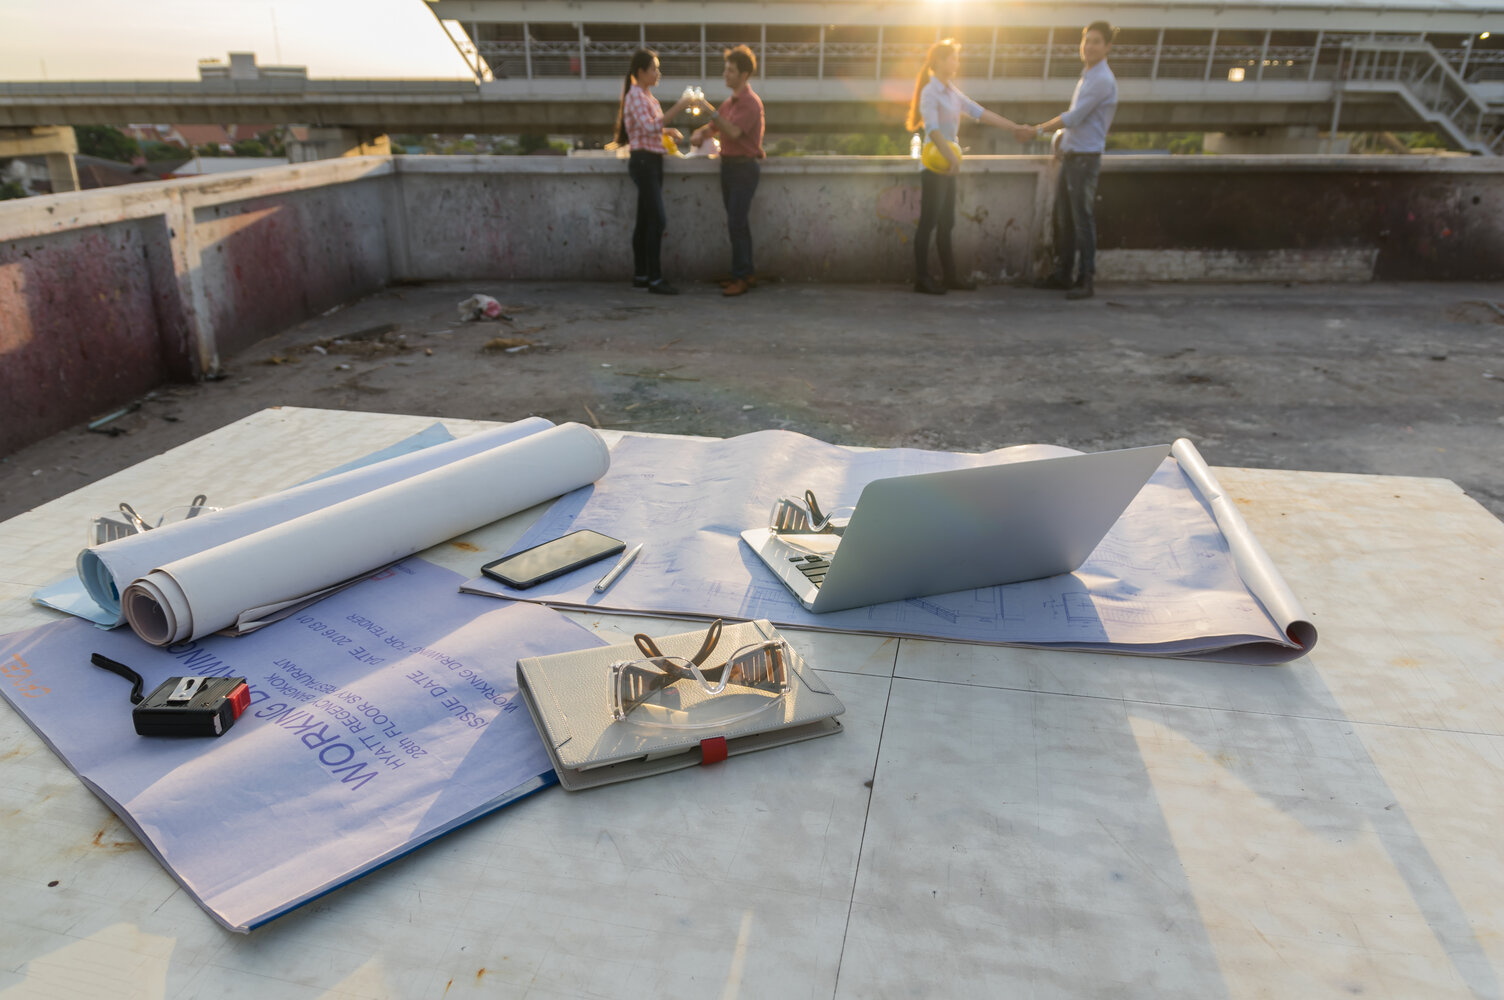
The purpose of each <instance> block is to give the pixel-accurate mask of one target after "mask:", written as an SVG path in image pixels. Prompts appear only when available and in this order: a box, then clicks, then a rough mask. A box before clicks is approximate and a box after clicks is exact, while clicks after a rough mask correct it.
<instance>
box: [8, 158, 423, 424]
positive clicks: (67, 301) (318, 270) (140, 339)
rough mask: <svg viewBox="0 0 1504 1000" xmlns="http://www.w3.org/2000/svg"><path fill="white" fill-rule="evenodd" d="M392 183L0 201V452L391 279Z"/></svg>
mask: <svg viewBox="0 0 1504 1000" xmlns="http://www.w3.org/2000/svg"><path fill="white" fill-rule="evenodd" d="M393 187H394V181H393V177H392V166H391V161H390V160H388V159H385V158H371V159H362V160H358V161H331V162H328V163H318V164H308V165H306V166H299V167H288V168H282V169H273V170H269V171H265V172H256V173H247V174H229V175H221V176H218V177H210V178H202V179H194V180H182V181H167V182H163V183H156V184H141V185H132V186H129V187H125V188H110V189H104V190H98V191H85V192H78V193H72V194H64V195H55V196H52V197H46V198H29V199H22V200H16V201H10V202H5V203H3V204H0V454H8V453H9V452H11V451H14V450H15V449H17V448H19V447H22V446H23V445H25V444H28V443H30V442H31V441H35V440H37V439H38V438H41V437H45V436H46V435H48V434H51V433H53V432H55V431H57V430H60V429H62V428H64V427H67V426H69V425H71V424H74V423H77V422H78V421H79V420H82V419H86V418H88V417H91V416H97V415H100V414H102V413H105V412H108V411H109V410H110V409H112V408H114V407H116V406H118V405H120V404H122V403H125V402H128V401H130V400H131V399H133V398H135V397H137V396H139V395H141V394H142V393H144V392H146V391H148V390H150V389H152V388H153V387H155V386H157V385H160V384H162V383H163V382H165V381H171V380H186V379H191V378H194V377H196V376H199V375H202V374H205V373H208V372H212V371H214V370H215V369H216V368H217V367H218V365H219V358H220V356H221V354H229V353H232V352H234V351H236V350H239V349H240V348H242V347H244V346H246V345H248V344H250V343H253V342H254V341H256V340H258V339H260V338H262V337H264V336H267V335H268V334H271V333H273V332H275V331H276V330H279V329H282V328H283V327H285V326H287V325H288V324H290V323H293V322H296V321H298V320H301V319H304V318H306V317H308V316H311V315H314V314H316V313H318V312H321V311H323V310H324V309H327V308H329V307H330V306H334V305H338V304H339V303H342V302H345V301H348V300H349V299H351V298H353V297H356V296H359V295H364V294H366V293H368V292H372V291H375V290H377V289H379V288H381V287H383V286H384V285H386V284H387V283H389V282H390V281H391V280H392V278H393V274H394V272H393V267H392V239H393V234H392V232H390V231H389V227H388V226H387V220H388V219H390V218H392V217H393V216H394V215H400V212H397V211H394V208H393V204H394V200H393ZM390 228H391V229H392V230H394V231H396V232H399V233H400V225H399V226H394V227H390ZM399 242H400V238H399Z"/></svg>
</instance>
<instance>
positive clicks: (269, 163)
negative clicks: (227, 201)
mask: <svg viewBox="0 0 1504 1000" xmlns="http://www.w3.org/2000/svg"><path fill="white" fill-rule="evenodd" d="M287 163H288V159H287V157H285V156H195V157H194V158H193V159H191V160H188V161H186V162H185V163H183V165H182V166H179V167H176V168H174V169H173V171H172V173H171V174H169V175H167V176H171V177H199V176H201V175H203V174H227V173H230V172H231V171H234V170H259V169H261V168H263V167H283V166H286V165H287Z"/></svg>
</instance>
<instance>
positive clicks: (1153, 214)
mask: <svg viewBox="0 0 1504 1000" xmlns="http://www.w3.org/2000/svg"><path fill="white" fill-rule="evenodd" d="M1098 193H1099V195H1100V199H1101V200H1100V205H1099V209H1098V213H1097V222H1098V229H1099V233H1098V246H1099V247H1101V248H1103V249H1104V250H1106V251H1108V252H1107V253H1104V255H1103V274H1102V276H1103V278H1109V277H1113V276H1114V275H1113V274H1112V273H1111V272H1112V271H1113V266H1112V265H1113V263H1114V257H1115V256H1116V255H1115V254H1114V253H1112V251H1129V253H1126V254H1121V256H1122V257H1123V258H1124V259H1123V261H1122V262H1121V264H1120V266H1119V270H1120V271H1121V272H1127V271H1129V270H1134V271H1137V272H1138V273H1132V274H1129V273H1120V274H1118V275H1117V276H1120V277H1139V278H1155V279H1158V280H1162V281H1175V280H1199V279H1212V280H1240V279H1239V278H1238V274H1239V273H1240V272H1242V273H1243V274H1244V277H1243V278H1242V279H1241V280H1306V281H1322V280H1371V279H1375V278H1376V279H1379V280H1385V281H1411V280H1424V281H1447V280H1459V281H1494V280H1498V279H1500V278H1504V163H1499V162H1496V161H1494V160H1491V159H1484V158H1473V157H1383V156H1366V157H1358V156H1353V157H1347V156H1343V157H1293V156H1292V157H1285V156H1267V157H1216V156H1207V157H1160V158H1157V159H1156V158H1151V157H1110V158H1109V159H1108V160H1107V162H1106V164H1105V165H1104V169H1103V171H1102V179H1101V182H1100V184H1099V186H1098Z"/></svg>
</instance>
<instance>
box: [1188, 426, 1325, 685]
mask: <svg viewBox="0 0 1504 1000" xmlns="http://www.w3.org/2000/svg"><path fill="white" fill-rule="evenodd" d="M1170 452H1171V454H1173V455H1174V456H1175V460H1176V461H1177V462H1179V463H1180V470H1181V471H1182V472H1184V473H1185V476H1186V478H1187V479H1189V480H1190V481H1191V482H1192V484H1194V485H1195V487H1196V490H1197V491H1198V492H1199V493H1200V494H1201V497H1202V499H1204V500H1205V501H1206V503H1207V505H1208V506H1209V507H1211V511H1212V517H1214V518H1216V520H1217V527H1219V528H1221V529H1222V536H1223V537H1224V538H1226V539H1227V548H1228V550H1229V551H1230V552H1231V554H1232V560H1233V565H1235V566H1236V567H1237V569H1238V575H1239V576H1241V577H1242V578H1243V583H1244V584H1245V585H1246V586H1247V587H1248V590H1249V592H1250V593H1252V594H1253V596H1254V597H1256V598H1258V600H1259V603H1261V604H1263V606H1264V610H1265V611H1267V612H1269V617H1270V618H1272V619H1274V623H1275V624H1276V625H1278V626H1279V627H1280V628H1281V629H1282V630H1284V633H1285V635H1286V636H1288V637H1289V639H1290V641H1291V642H1293V643H1295V644H1296V645H1298V646H1299V647H1300V648H1299V649H1298V650H1295V651H1293V652H1289V653H1284V652H1282V651H1281V650H1279V649H1275V648H1272V647H1270V646H1268V645H1267V644H1258V643H1251V644H1247V645H1244V646H1241V647H1237V648H1233V649H1228V650H1223V651H1222V652H1221V654H1220V656H1219V657H1218V658H1219V659H1224V660H1235V661H1238V662H1244V663H1269V662H1283V661H1285V660H1292V659H1295V657H1297V656H1304V655H1305V654H1306V653H1309V652H1310V651H1311V648H1312V647H1313V646H1315V645H1316V626H1315V625H1314V624H1312V623H1311V621H1310V617H1309V616H1308V615H1307V614H1306V611H1305V608H1303V607H1301V604H1300V598H1298V597H1296V596H1295V592H1294V591H1293V590H1291V589H1290V585H1289V584H1288V583H1286V582H1285V578H1284V576H1282V575H1281V574H1280V571H1279V569H1278V568H1277V567H1276V566H1275V565H1274V560H1272V559H1270V558H1269V553H1268V552H1266V551H1264V546H1263V545H1261V544H1259V540H1258V539H1257V538H1256V537H1254V534H1253V532H1252V531H1251V530H1250V529H1249V527H1248V523H1247V522H1246V521H1244V520H1243V515H1242V514H1239V513H1238V509H1237V507H1235V506H1234V505H1233V504H1232V502H1231V501H1229V500H1228V499H1227V495H1226V494H1225V493H1223V491H1222V484H1221V483H1219V482H1218V481H1217V477H1216V476H1215V475H1213V474H1212V470H1211V469H1210V468H1208V467H1207V464H1206V460H1205V459H1203V458H1202V457H1201V452H1199V451H1197V450H1196V446H1195V445H1194V444H1192V443H1191V442H1190V441H1188V440H1186V439H1185V438H1179V439H1178V440H1176V442H1175V443H1174V444H1173V445H1172V446H1171V448H1170ZM1275 657H1278V659H1274V658H1275Z"/></svg>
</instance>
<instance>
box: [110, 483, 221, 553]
mask: <svg viewBox="0 0 1504 1000" xmlns="http://www.w3.org/2000/svg"><path fill="white" fill-rule="evenodd" d="M208 503H209V501H208V498H207V497H205V496H204V494H202V493H200V494H199V495H198V496H196V497H194V498H193V499H192V500H191V501H189V503H188V505H187V506H186V507H170V508H168V509H167V510H166V511H164V512H163V513H162V514H161V515H160V516H158V517H156V518H154V519H147V518H144V517H142V516H141V515H140V514H138V513H136V508H134V507H132V506H131V505H130V504H128V503H122V504H121V505H120V506H119V507H118V508H116V509H115V510H112V511H110V512H109V513H107V514H100V515H99V516H98V517H96V518H93V519H92V520H90V521H89V544H90V545H103V544H104V543H105V542H113V541H114V540H115V539H117V538H125V537H126V536H128V535H139V534H141V533H142V532H145V531H151V530H152V529H153V528H160V527H162V525H164V524H171V523H173V522H174V521H186V520H188V519H189V518H190V517H198V516H199V515H200V514H207V513H209V512H210V511H215V510H219V508H218V507H210V506H209V505H208Z"/></svg>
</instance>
